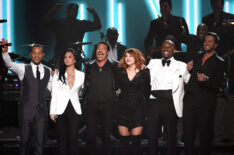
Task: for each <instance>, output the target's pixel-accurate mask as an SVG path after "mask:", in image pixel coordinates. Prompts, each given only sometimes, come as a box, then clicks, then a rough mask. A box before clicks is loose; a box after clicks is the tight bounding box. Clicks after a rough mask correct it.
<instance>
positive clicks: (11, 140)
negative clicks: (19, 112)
mask: <svg viewBox="0 0 234 155" xmlns="http://www.w3.org/2000/svg"><path fill="white" fill-rule="evenodd" d="M19 140H20V137H19V129H18V128H16V127H4V128H2V129H1V133H0V154H1V155H17V154H18V150H19ZM112 140H113V139H112ZM147 143H148V142H147V139H143V140H142V146H143V153H144V154H143V155H147ZM112 144H113V145H112V151H113V155H119V144H118V139H117V140H113V141H112ZM159 146H160V152H161V153H163V152H165V150H166V142H165V141H164V140H162V139H160V140H159ZM177 146H178V147H177V151H178V155H184V153H183V149H184V148H183V144H182V143H180V144H179V143H178V145H177ZM78 148H79V154H81V155H86V154H87V153H86V152H87V147H86V143H85V142H84V140H82V139H78ZM196 149H197V147H196ZM212 150H213V151H212V155H234V142H233V141H223V142H220V141H219V142H218V141H214V146H213V148H212ZM56 151H57V141H56V139H54V138H47V140H46V145H45V155H57V152H56ZM98 151H99V153H98V154H97V155H101V142H100V141H99V145H98ZM163 154H164V153H163Z"/></svg>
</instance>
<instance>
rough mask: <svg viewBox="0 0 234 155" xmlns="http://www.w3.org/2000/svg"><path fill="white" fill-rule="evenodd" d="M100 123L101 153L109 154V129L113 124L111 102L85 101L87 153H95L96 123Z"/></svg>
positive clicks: (110, 129)
mask: <svg viewBox="0 0 234 155" xmlns="http://www.w3.org/2000/svg"><path fill="white" fill-rule="evenodd" d="M99 123H100V125H101V134H102V144H103V154H107V155H110V154H111V141H110V136H111V131H112V126H113V103H112V102H109V103H103V102H101V103H90V102H89V103H87V129H88V147H89V153H90V154H92V155H94V154H96V152H97V151H96V136H97V133H98V127H97V125H98V124H99Z"/></svg>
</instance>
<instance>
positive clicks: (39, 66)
mask: <svg viewBox="0 0 234 155" xmlns="http://www.w3.org/2000/svg"><path fill="white" fill-rule="evenodd" d="M31 66H32V68H33V69H36V68H37V65H35V64H34V63H33V62H31ZM38 68H39V69H41V68H42V64H41V63H40V64H39V65H38Z"/></svg>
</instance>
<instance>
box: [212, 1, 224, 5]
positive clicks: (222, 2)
mask: <svg viewBox="0 0 234 155" xmlns="http://www.w3.org/2000/svg"><path fill="white" fill-rule="evenodd" d="M216 1H218V0H210V4H211V5H212V3H214V2H216ZM220 2H221V4H222V5H224V0H220Z"/></svg>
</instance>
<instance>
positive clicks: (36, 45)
mask: <svg viewBox="0 0 234 155" xmlns="http://www.w3.org/2000/svg"><path fill="white" fill-rule="evenodd" d="M34 47H40V48H41V49H42V52H43V53H44V46H43V45H41V44H34V45H33V46H32V48H31V52H32V49H33V48H34Z"/></svg>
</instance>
